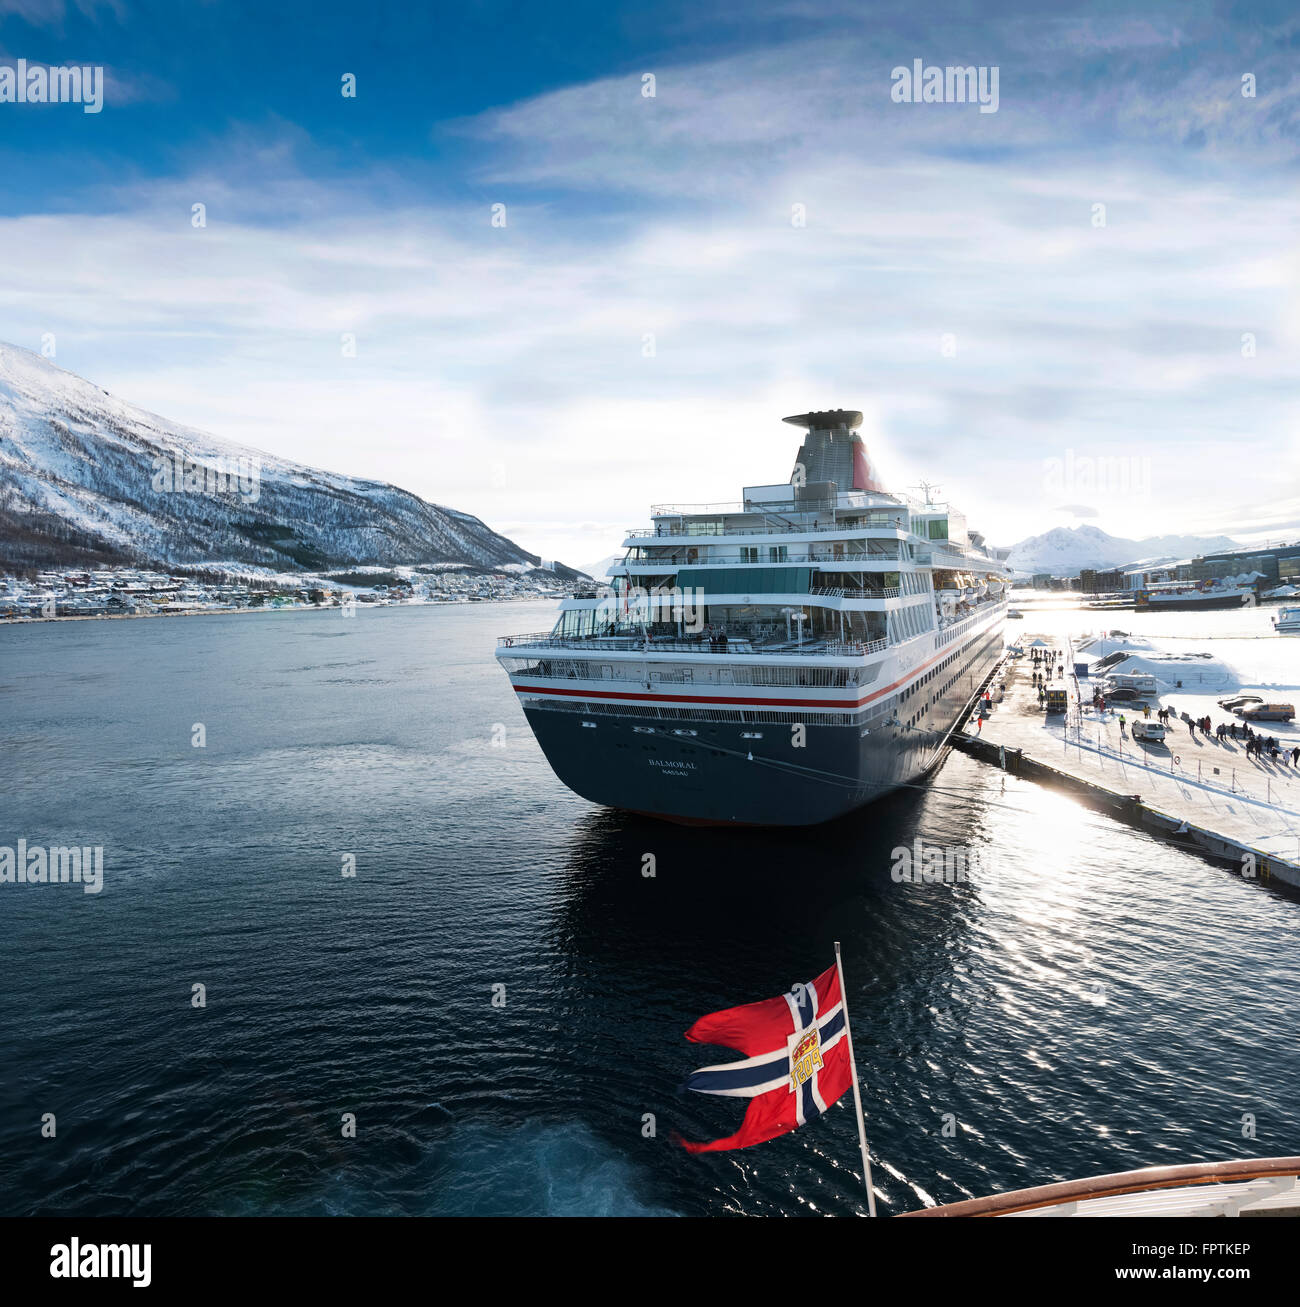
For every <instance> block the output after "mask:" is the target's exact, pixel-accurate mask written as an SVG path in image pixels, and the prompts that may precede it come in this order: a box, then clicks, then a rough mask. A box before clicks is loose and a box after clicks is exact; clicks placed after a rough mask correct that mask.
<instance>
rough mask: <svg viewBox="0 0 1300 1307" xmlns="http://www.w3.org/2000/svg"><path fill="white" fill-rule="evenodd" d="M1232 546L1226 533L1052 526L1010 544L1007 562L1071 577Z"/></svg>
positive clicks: (1025, 569)
mask: <svg viewBox="0 0 1300 1307" xmlns="http://www.w3.org/2000/svg"><path fill="white" fill-rule="evenodd" d="M1233 548H1236V542H1235V541H1233V540H1231V539H1229V538H1228V537H1227V536H1148V537H1147V538H1146V539H1145V540H1126V539H1124V538H1123V537H1120V536H1113V535H1108V534H1107V533H1106V532H1105V531H1101V530H1099V529H1098V528H1097V527H1095V526H1076V527H1056V528H1055V529H1054V530H1051V531H1047V532H1045V533H1044V534H1043V535H1038V536H1030V537H1029V539H1027V540H1022V541H1021V542H1020V543H1019V544H1017V545H1014V546H1012V549H1011V553H1010V555H1009V557H1008V560H1007V561H1008V562H1009V563H1010V564H1011V566H1012V567H1013V568H1014V569H1015V570H1016V571H1017V572H1027V573H1033V572H1050V573H1051V574H1052V575H1053V576H1073V575H1075V574H1076V573H1077V572H1078V571H1079V569H1080V568H1083V567H1091V568H1095V569H1107V568H1112V567H1124V566H1126V565H1127V564H1129V563H1136V562H1139V561H1141V560H1144V559H1145V560H1151V561H1153V562H1154V561H1155V560H1161V559H1163V560H1165V561H1173V560H1177V559H1182V558H1191V557H1192V556H1193V555H1195V554H1205V553H1215V552H1217V551H1218V550H1221V549H1233Z"/></svg>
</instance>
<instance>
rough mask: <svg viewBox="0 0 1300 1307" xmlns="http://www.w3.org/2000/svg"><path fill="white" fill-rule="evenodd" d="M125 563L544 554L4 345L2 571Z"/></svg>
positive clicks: (281, 563) (323, 563) (297, 564)
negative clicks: (195, 424) (152, 408)
mask: <svg viewBox="0 0 1300 1307" xmlns="http://www.w3.org/2000/svg"><path fill="white" fill-rule="evenodd" d="M223 474H224V475H223ZM241 478H242V479H241ZM114 561H129V562H138V563H150V564H155V565H158V564H161V565H164V566H183V565H187V564H188V565H196V564H209V565H218V566H219V565H220V564H222V563H241V564H255V565H260V566H265V567H270V568H275V569H279V570H292V569H295V568H309V569H315V570H320V569H323V568H327V567H335V566H343V565H348V564H376V563H378V564H394V563H398V564H400V563H440V562H464V563H473V564H476V565H479V566H483V567H499V566H502V565H505V564H510V563H521V564H536V563H537V562H539V561H540V560H539V559H538V558H537V556H536V555H535V554H530V553H528V552H527V551H526V550H523V549H521V548H520V547H519V546H518V545H516V544H515V543H514V542H513V541H512V540H507V539H506V537H505V536H502V535H498V534H497V533H496V532H495V531H492V530H490V529H489V528H488V527H487V526H485V525H484V524H483V523H482V522H481V521H479V519H478V518H476V517H471V516H470V515H469V514H468V513H458V512H457V511H456V510H455V509H452V508H444V507H442V506H441V505H438V504H430V503H426V502H425V501H424V500H422V499H420V498H418V497H417V496H416V495H413V494H410V493H409V492H407V491H405V490H401V489H399V488H398V487H397V486H392V485H388V484H386V483H385V482H382V481H363V480H358V479H356V478H354V477H346V476H338V475H335V474H334V473H330V472H320V471H316V470H315V469H313V468H309V467H303V466H302V465H300V464H297V463H290V462H287V461H286V460H284V459H280V458H275V457H273V456H271V455H269V454H263V453H261V452H260V451H258V450H255V449H248V448H246V447H244V446H241V445H235V444H232V443H231V442H229V441H225V440H221V439H219V438H218V437H216V436H212V435H208V434H207V433H206V432H202V431H196V430H194V429H193V428H191V427H183V426H180V425H178V424H177V423H174V422H169V421H167V420H166V419H165V418H160V417H156V416H155V415H154V414H152V413H148V412H146V411H145V410H144V409H140V408H136V407H135V406H134V405H131V404H126V403H123V402H122V401H121V400H118V399H114V398H113V397H112V396H111V395H109V394H108V392H107V391H104V390H101V389H100V388H99V387H98V386H96V385H93V384H92V383H91V382H89V381H84V380H83V379H82V378H80V377H77V376H74V375H73V374H72V373H70V372H65V371H64V370H63V369H62V368H58V367H55V366H54V365H53V364H52V363H50V362H48V361H47V360H45V359H43V358H41V357H39V356H38V355H36V354H33V353H31V352H30V351H28V350H25V349H19V348H17V347H16V346H14V345H7V344H3V343H0V572H3V571H13V570H18V569H20V568H24V567H32V566H50V565H60V564H63V565H68V564H76V565H85V564H90V563H95V562H114Z"/></svg>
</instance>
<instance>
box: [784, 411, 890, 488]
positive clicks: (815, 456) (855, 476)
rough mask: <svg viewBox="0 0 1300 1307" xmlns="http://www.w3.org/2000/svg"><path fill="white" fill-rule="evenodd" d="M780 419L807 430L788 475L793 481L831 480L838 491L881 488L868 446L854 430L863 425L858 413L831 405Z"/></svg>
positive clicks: (795, 483) (806, 482)
mask: <svg viewBox="0 0 1300 1307" xmlns="http://www.w3.org/2000/svg"><path fill="white" fill-rule="evenodd" d="M781 420H782V421H783V422H789V423H790V425H791V426H796V427H804V428H805V429H806V430H807V432H808V434H807V435H806V436H805V437H804V442H803V445H802V446H801V447H800V449H799V458H798V460H797V461H796V463H795V466H794V471H793V472H792V473H791V474H790V480H791V483H792V484H794V485H801V484H802V485H812V484H814V483H816V482H828V481H833V482H834V483H835V487H836V489H837V490H873V491H877V492H883V491H884V489H885V487H884V486H883V485H881V483H880V477H879V475H878V474H877V472H876V469H875V468H874V467H873V466H872V463H871V457H870V455H869V454H868V453H867V447H866V445H864V444H863V443H862V437H861V436H860V435H858V433H857V428H858V427H860V426H861V425H862V414H861V413H855V412H853V411H851V410H849V409H843V408H834V409H826V410H824V411H823V412H820V413H796V414H795V415H794V416H793V417H788V418H782V419H781Z"/></svg>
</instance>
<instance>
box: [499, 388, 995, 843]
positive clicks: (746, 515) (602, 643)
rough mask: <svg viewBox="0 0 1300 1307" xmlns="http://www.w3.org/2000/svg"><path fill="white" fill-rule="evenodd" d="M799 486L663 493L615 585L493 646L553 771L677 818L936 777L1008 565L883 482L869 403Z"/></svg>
mask: <svg viewBox="0 0 1300 1307" xmlns="http://www.w3.org/2000/svg"><path fill="white" fill-rule="evenodd" d="M785 420H786V421H787V422H790V423H794V424H796V425H799V426H802V427H804V428H805V430H806V433H807V434H806V437H805V439H804V442H803V446H802V448H801V449H800V451H799V456H798V460H797V462H796V465H795V470H794V472H793V474H792V476H791V479H790V480H789V481H788V482H783V483H779V484H776V485H756V486H748V487H746V488H745V490H744V492H743V498H742V499H741V500H740V501H739V502H737V503H731V504H704V505H700V504H695V505H691V504H684V505H663V506H659V507H657V508H655V509H653V510H652V520H653V525H652V526H651V527H650V528H648V529H645V530H638V531H633V532H630V533H629V535H628V536H627V538H626V540H625V541H624V544H625V548H626V550H627V554H626V557H625V558H624V559H623V560H622V562H621V563H619V564H617V565H616V566H614V567H613V568H611V569H610V574H609V576H610V581H611V583H612V584H611V593H608V594H605V595H601V596H596V597H585V598H576V597H575V598H571V599H567V600H565V601H564V602H563V604H562V606H561V612H560V616H559V620H558V622H557V624H556V626H555V628H554V629H553V630H552V631H549V632H546V633H541V634H535V635H525V636H509V637H503V638H502V640H501V641H500V643H499V647H498V650H497V656H498V658H499V659H500V660H501V662H502V665H503V666H504V667H505V668H506V670H507V671H508V672H509V673H510V677H511V681H512V683H513V684H514V688H515V691H516V693H517V694H518V696H519V699H520V703H521V704H522V706H523V709H524V712H525V714H526V715H527V717H528V720H529V723H530V724H531V726H532V728H533V730H534V732H535V733H536V735H537V738H538V740H539V742H540V743H541V745H542V748H543V749H544V750H545V752H546V754H547V757H548V759H549V760H550V762H551V764H552V766H553V767H554V769H555V771H556V773H557V774H558V775H559V776H560V778H561V779H562V780H563V781H564V782H565V783H566V784H567V785H569V786H570V788H572V789H574V790H576V791H577V792H578V793H579V794H582V795H583V796H585V797H586V798H589V799H592V800H593V801H595V802H598V803H604V804H609V805H611V806H615V807H622V808H629V809H634V810H637V811H641V812H647V813H652V814H655V815H658V816H664V817H668V818H672V819H675V820H680V821H697V822H708V823H715V822H716V823H733V822H741V823H753V824H774V825H802V824H810V823H813V822H820V821H825V820H828V819H830V818H832V817H835V816H839V815H841V814H842V813H845V812H848V811H850V810H852V809H853V808H856V807H859V806H861V805H862V804H864V803H867V802H869V801H870V800H872V799H874V798H876V797H878V796H879V795H881V794H884V793H886V792H888V791H889V790H891V789H893V788H895V787H897V786H898V785H900V784H906V783H908V782H910V781H912V780H914V779H915V778H916V777H918V776H921V775H922V774H924V773H925V772H926V771H927V770H928V769H929V768H930V767H931V766H933V764H934V763H935V762H936V761H937V760H938V759H939V758H940V757H941V756H942V755H943V753H944V751H945V749H946V745H947V741H948V736H949V734H950V732H951V730H952V729H953V727H954V726H955V725H956V724H957V723H958V722H959V721H961V720H962V719H963V718H964V716H965V714H966V712H967V711H968V708H969V704H970V701H971V699H972V697H973V696H974V695H975V694H976V693H977V691H978V690H979V688H980V686H981V685H982V684H983V682H984V680H985V679H986V678H987V676H988V674H989V672H990V671H991V670H992V668H993V667H994V666H995V664H996V662H997V660H998V658H999V657H1000V655H1001V652H1002V648H1003V640H1002V628H1003V623H1004V620H1005V617H1006V589H1007V585H1008V577H1009V571H1008V568H1007V566H1006V564H1005V563H1004V562H1003V561H1001V560H999V559H997V558H995V557H994V556H993V554H992V553H991V552H990V551H989V550H988V549H987V548H986V547H985V545H984V541H983V538H982V537H981V536H980V535H979V534H978V533H977V532H975V531H972V530H970V529H969V527H968V526H967V524H966V520H965V518H964V517H963V516H962V514H961V513H959V512H958V511H957V510H956V509H955V508H953V507H952V506H951V505H948V504H943V503H935V502H930V501H929V500H928V497H927V501H926V502H919V501H917V500H914V499H911V498H909V497H907V496H905V495H900V494H892V493H889V492H887V491H885V490H884V489H883V488H882V487H881V485H880V484H879V481H878V479H877V477H876V475H875V473H874V471H873V469H872V468H871V465H870V461H869V459H868V457H867V451H866V449H865V446H864V445H863V443H862V441H861V439H860V438H859V436H858V434H857V431H856V428H857V427H858V425H859V424H860V423H861V420H862V417H861V414H859V413H853V412H845V411H843V410H834V411H831V412H821V413H806V414H801V415H799V416H797V417H793V418H786V419H785Z"/></svg>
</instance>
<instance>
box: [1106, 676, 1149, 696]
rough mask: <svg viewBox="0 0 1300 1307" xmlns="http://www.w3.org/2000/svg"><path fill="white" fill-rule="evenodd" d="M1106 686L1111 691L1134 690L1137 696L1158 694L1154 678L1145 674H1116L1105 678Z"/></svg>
mask: <svg viewBox="0 0 1300 1307" xmlns="http://www.w3.org/2000/svg"><path fill="white" fill-rule="evenodd" d="M1106 685H1107V687H1108V688H1109V689H1111V690H1136V691H1137V693H1138V694H1142V695H1147V694H1159V692H1160V689H1159V686H1158V685H1157V684H1156V678H1155V677H1154V676H1151V675H1149V674H1148V673H1145V672H1129V673H1128V674H1127V675H1126V674H1125V673H1123V672H1116V673H1114V674H1113V675H1111V676H1108V677H1107V678H1106Z"/></svg>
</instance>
